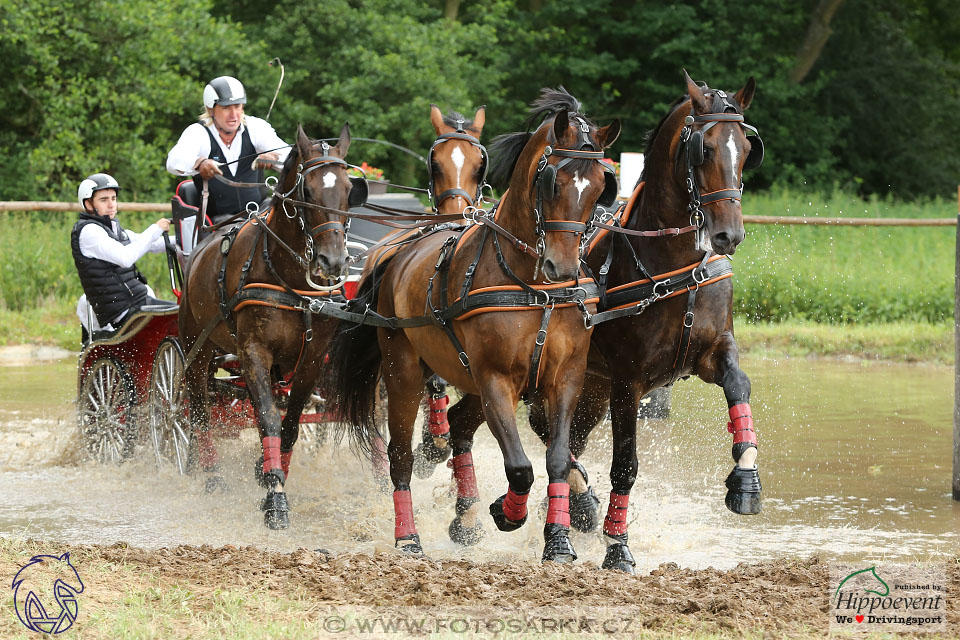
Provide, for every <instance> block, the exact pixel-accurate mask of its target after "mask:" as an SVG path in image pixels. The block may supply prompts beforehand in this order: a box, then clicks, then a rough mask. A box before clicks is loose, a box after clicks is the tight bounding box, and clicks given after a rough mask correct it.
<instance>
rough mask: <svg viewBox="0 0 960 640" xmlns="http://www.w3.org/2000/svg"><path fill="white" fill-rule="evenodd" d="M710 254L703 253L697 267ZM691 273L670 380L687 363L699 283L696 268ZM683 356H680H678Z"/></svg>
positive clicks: (675, 376)
mask: <svg viewBox="0 0 960 640" xmlns="http://www.w3.org/2000/svg"><path fill="white" fill-rule="evenodd" d="M709 255H710V254H705V255H704V256H703V260H702V261H701V262H700V265H699V266H698V267H697V269H703V266H704V265H705V264H706V262H707V257H708V256H709ZM691 275H693V276H694V285H693V287H692V288H691V287H689V286H688V287H687V291H688V292H689V293H688V294H687V312H686V313H685V314H683V330H682V331H681V333H680V344H678V345H677V355H676V357H675V358H674V360H673V377H672V378H671V380H676V379H677V378H679V377H680V374H681V372H682V371H683V368H684V366H685V365H686V363H687V354H688V352H689V351H690V334H692V333H693V319H694V315H693V309H694V305H696V303H697V291H699V290H700V283H699V282H698V281H697V277H696V269H694V270H693V271H692V272H691ZM681 355H682V356H683V357H682V358H681V357H680V356H681Z"/></svg>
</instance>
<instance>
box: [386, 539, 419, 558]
mask: <svg viewBox="0 0 960 640" xmlns="http://www.w3.org/2000/svg"><path fill="white" fill-rule="evenodd" d="M393 546H394V547H396V548H397V549H400V551H402V552H403V553H404V555H408V556H415V557H420V556H422V555H423V547H421V546H420V534H419V533H411V534H410V535H408V536H404V537H402V538H397V539H396V540H395V541H394V543H393Z"/></svg>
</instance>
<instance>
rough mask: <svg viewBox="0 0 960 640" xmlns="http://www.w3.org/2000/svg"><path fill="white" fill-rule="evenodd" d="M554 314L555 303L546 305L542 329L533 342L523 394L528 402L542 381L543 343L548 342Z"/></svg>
mask: <svg viewBox="0 0 960 640" xmlns="http://www.w3.org/2000/svg"><path fill="white" fill-rule="evenodd" d="M552 314H553V305H550V306H549V307H544V309H543V319H542V320H541V321H540V330H539V331H537V338H536V340H535V341H534V343H533V355H531V356H530V373H529V375H528V377H527V388H526V389H525V390H524V391H523V394H522V395H521V397H522V398H523V401H524V403H526V404H531V403H532V402H533V396H534V394H536V392H537V385H538V384H539V382H540V357H541V356H542V355H543V345H545V344H546V343H547V328H548V327H549V325H550V316H551V315H552Z"/></svg>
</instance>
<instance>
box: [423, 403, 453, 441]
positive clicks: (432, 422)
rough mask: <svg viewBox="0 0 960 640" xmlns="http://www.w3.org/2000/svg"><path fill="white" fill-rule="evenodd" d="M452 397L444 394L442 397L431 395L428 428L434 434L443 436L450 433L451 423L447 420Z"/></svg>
mask: <svg viewBox="0 0 960 640" xmlns="http://www.w3.org/2000/svg"><path fill="white" fill-rule="evenodd" d="M449 404H450V398H448V397H447V396H446V395H444V396H443V397H441V398H434V397H433V396H429V397H428V398H427V406H428V407H429V408H430V419H429V422H428V424H427V428H428V429H429V430H430V435H432V436H443V435H446V434H448V433H450V423H449V422H447V405H449Z"/></svg>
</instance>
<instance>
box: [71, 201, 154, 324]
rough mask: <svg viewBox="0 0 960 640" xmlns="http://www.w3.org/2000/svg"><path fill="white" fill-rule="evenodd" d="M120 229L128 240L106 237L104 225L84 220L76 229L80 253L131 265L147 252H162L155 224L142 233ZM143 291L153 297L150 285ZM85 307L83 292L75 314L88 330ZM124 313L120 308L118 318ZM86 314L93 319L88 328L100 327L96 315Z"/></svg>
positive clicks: (112, 222)
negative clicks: (126, 241) (91, 326)
mask: <svg viewBox="0 0 960 640" xmlns="http://www.w3.org/2000/svg"><path fill="white" fill-rule="evenodd" d="M111 225H112V226H113V231H114V233H116V232H117V221H116V220H112V221H111ZM124 231H125V232H126V234H127V237H129V238H130V244H123V243H122V242H117V241H116V240H114V239H113V238H111V237H110V235H109V234H108V233H107V230H106V229H104V228H103V227H101V226H100V225H98V224H88V225H86V226H84V227H83V229H81V230H80V253H82V254H83V255H85V256H86V257H88V258H98V259H100V260H105V261H106V262H110V263H113V264H115V265H119V266H120V267H124V268H126V267H131V266H133V264H134V263H135V262H136V261H137V260H139V259H140V258H142V257H143V256H144V255H145V254H147V253H163V252H164V251H166V250H167V247H166V243H164V241H163V231H162V230H161V229H160V227H158V226H157V225H155V224H152V225H150V226H149V227H147V228H146V230H145V231H144V232H143V233H134V232H133V231H127V230H126V229H124ZM147 295H148V296H150V297H156V296H155V294H154V292H153V289H151V288H150V287H149V286H148V287H147ZM87 307H88V303H87V296H86V294H84V295H82V296H80V300H79V301H78V302H77V317H78V318H80V323H81V324H82V325H83V326H84V327H86V328H87V330H88V331H90V330H91V329H90V327H87V318H88V312H87ZM127 313H128V312H127V311H125V312H123V313H122V314H121V315H120V318H118V319H122V318H123V317H124V316H126V315H127ZM89 317H91V318H92V320H93V329H92V330H93V331H99V330H100V329H101V327H100V324H99V323H98V322H97V317H96V315H94V314H93V313H89ZM102 328H103V329H107V330H110V331H112V330H113V326H112V325H109V324H108V325H107V326H106V327H102Z"/></svg>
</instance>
